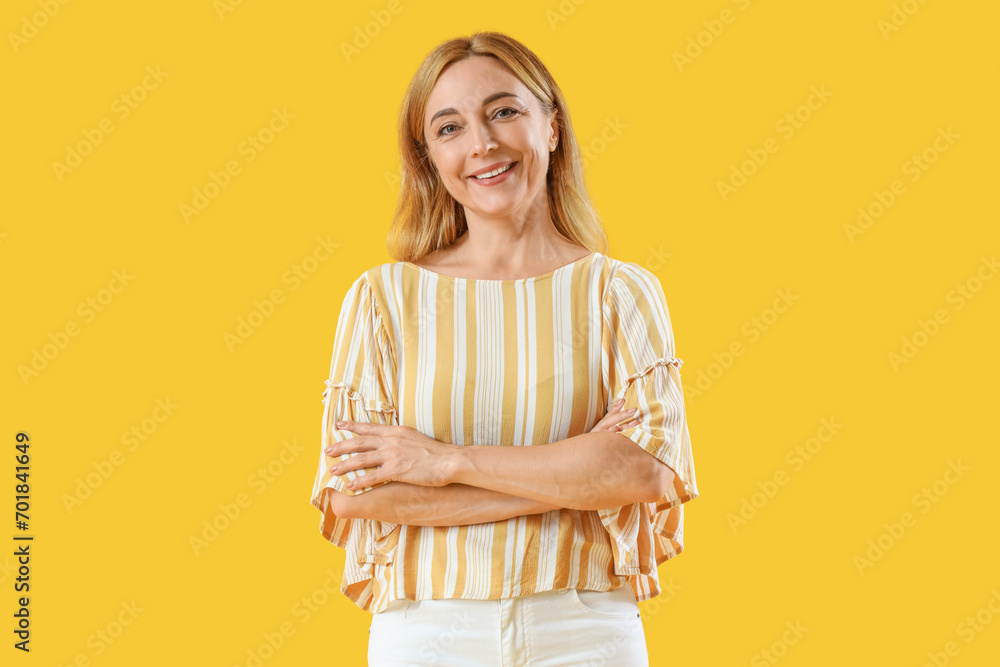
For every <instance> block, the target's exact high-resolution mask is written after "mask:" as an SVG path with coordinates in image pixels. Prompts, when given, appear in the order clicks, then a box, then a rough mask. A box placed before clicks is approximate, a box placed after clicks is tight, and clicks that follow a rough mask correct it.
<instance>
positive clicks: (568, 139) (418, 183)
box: [386, 32, 608, 262]
mask: <svg viewBox="0 0 1000 667" xmlns="http://www.w3.org/2000/svg"><path fill="white" fill-rule="evenodd" d="M472 56H492V57H494V58H496V59H497V60H498V61H500V63H501V64H502V65H504V66H505V67H506V68H507V69H508V70H509V71H510V72H511V73H512V74H513V75H514V76H515V77H517V78H518V79H519V80H520V81H521V83H523V84H524V85H525V87H526V88H528V90H530V91H531V92H532V93H533V94H534V96H535V97H536V98H537V99H538V101H539V103H540V104H541V107H542V109H543V110H544V111H545V112H546V113H547V114H550V115H551V114H552V113H553V112H555V113H556V114H557V119H556V121H557V124H558V128H559V129H558V135H557V136H558V141H559V143H558V144H557V145H556V149H555V151H554V152H552V153H550V157H549V161H550V163H549V172H548V175H547V177H546V191H547V193H548V196H547V200H548V206H549V211H550V212H551V214H552V216H553V220H554V224H555V228H556V230H557V231H558V232H559V233H560V234H561V235H562V236H564V237H565V238H566V239H568V240H570V241H572V242H574V243H576V244H578V245H581V246H583V247H585V248H587V249H589V250H590V251H592V252H600V253H602V254H607V247H608V238H607V234H606V233H605V231H604V226H603V225H602V224H601V220H600V218H599V216H598V214H597V211H596V210H595V209H594V207H593V205H592V204H591V203H590V198H589V197H588V195H587V190H586V186H585V185H584V182H583V165H582V162H581V160H580V151H579V148H578V147H577V143H576V136H575V135H574V134H573V126H572V124H571V123H570V117H569V109H568V107H567V105H566V100H565V98H564V97H563V94H562V91H561V90H560V89H559V86H558V85H557V84H556V82H555V80H554V79H553V78H552V75H551V74H550V73H549V71H548V69H546V67H545V65H543V64H542V62H541V60H539V59H538V57H537V56H536V55H535V54H534V53H532V52H531V50H529V49H528V48H527V47H526V46H524V45H523V44H521V43H520V42H518V41H517V40H515V39H513V38H512V37H508V36H507V35H505V34H503V33H499V32H478V33H475V34H474V35H472V36H470V37H459V38H456V39H452V40H450V41H447V42H443V43H442V44H440V45H439V46H438V47H437V48H435V49H434V50H433V51H432V52H431V53H430V54H429V55H428V56H427V57H426V58H425V59H424V61H423V63H421V65H420V68H419V69H418V70H417V72H416V74H415V75H414V76H413V79H412V80H411V81H410V85H409V87H408V89H407V91H406V95H405V97H404V98H403V102H402V105H401V107H400V113H399V152H400V172H401V182H402V185H401V190H400V193H399V201H398V203H397V206H396V213H395V216H394V218H393V221H392V225H391V227H390V229H389V236H388V240H387V242H386V247H387V249H388V251H389V255H390V256H391V257H392V258H393V259H394V260H395V261H399V262H411V261H418V260H419V259H421V258H422V257H423V256H425V255H427V254H428V253H431V252H433V251H435V250H438V249H439V248H444V247H446V246H449V245H451V244H452V243H454V241H455V239H456V238H458V237H459V236H460V235H461V234H462V233H463V232H465V230H466V229H467V226H468V225H467V222H466V219H465V210H464V208H463V207H462V205H461V204H460V203H458V202H457V201H456V200H455V199H454V197H452V196H451V194H450V193H449V192H448V190H447V189H446V188H445V186H444V184H443V183H442V182H441V179H440V177H439V176H438V174H437V171H436V169H434V166H433V165H432V164H431V161H430V159H429V157H428V154H427V149H426V144H425V142H424V130H423V128H424V114H425V113H426V111H427V99H428V97H430V93H431V89H432V88H433V87H434V83H435V82H436V81H437V78H438V76H439V75H440V74H441V72H442V70H444V68H445V67H447V66H448V65H450V64H452V63H454V62H458V61H460V60H465V59H466V58H469V57H472Z"/></svg>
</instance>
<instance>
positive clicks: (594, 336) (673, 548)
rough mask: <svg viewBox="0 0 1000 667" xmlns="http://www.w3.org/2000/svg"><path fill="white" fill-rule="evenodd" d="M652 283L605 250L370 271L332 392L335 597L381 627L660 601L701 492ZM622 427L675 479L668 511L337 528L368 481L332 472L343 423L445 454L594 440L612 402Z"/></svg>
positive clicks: (666, 328)
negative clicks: (621, 413) (520, 601)
mask: <svg viewBox="0 0 1000 667" xmlns="http://www.w3.org/2000/svg"><path fill="white" fill-rule="evenodd" d="M682 363H683V362H682V361H681V360H680V359H678V358H676V357H675V356H674V339H673V331H672V329H671V324H670V316H669V313H668V311H667V303H666V299H665V297H664V295H663V290H662V287H661V285H660V282H659V280H658V279H657V278H656V276H654V275H653V274H652V273H650V272H649V271H647V270H646V269H644V268H642V267H641V266H639V265H637V264H635V263H632V262H623V261H619V260H616V259H612V258H610V257H606V256H604V255H602V254H600V253H591V254H590V255H588V256H586V257H584V258H582V259H579V260H577V261H575V262H573V263H571V264H567V265H565V266H563V267H560V268H558V269H556V270H555V271H552V272H550V273H547V274H545V275H542V276H536V277H533V278H523V279H517V280H489V279H471V278H456V277H450V276H444V275H441V274H438V273H435V272H433V271H430V270H428V269H425V268H423V267H419V266H417V265H415V264H412V263H409V262H392V263H386V264H381V265H379V266H376V267H374V268H371V269H369V270H367V271H366V272H364V273H363V274H362V275H361V276H360V277H359V278H357V280H355V281H354V283H353V284H352V285H351V287H350V289H349V290H348V292H347V295H346V297H345V298H344V300H343V304H342V306H341V309H340V317H339V320H338V323H337V330H336V335H335V337H334V345H333V359H332V362H331V365H330V378H329V379H328V380H327V381H326V388H325V390H324V391H323V405H324V410H323V434H322V448H321V450H320V456H319V467H318V469H317V471H316V478H315V482H314V484H313V489H312V504H313V506H315V507H316V508H317V509H319V510H320V512H321V513H322V517H321V520H320V532H321V533H322V535H323V537H324V538H326V539H327V540H329V541H330V542H332V543H333V544H335V545H337V546H338V547H341V548H343V549H345V550H346V552H347V558H346V561H345V566H344V576H343V579H342V583H341V591H342V592H343V593H344V594H345V595H346V596H347V597H348V598H350V599H351V600H352V601H353V602H354V603H355V604H356V605H357V606H358V607H360V608H362V609H365V610H367V611H370V612H372V613H378V612H380V611H382V610H383V609H385V608H386V607H387V606H388V605H389V603H390V602H392V601H393V600H395V599H397V598H407V599H410V600H422V599H428V598H467V599H476V600H483V599H493V598H504V597H516V596H521V595H528V594H531V593H535V592H541V591H549V590H558V589H563V588H580V589H590V590H597V591H605V590H611V589H615V588H618V587H619V586H623V585H625V584H626V583H627V584H629V585H631V586H632V589H633V592H634V593H635V596H636V599H637V600H648V599H650V598H652V597H654V596H656V595H659V594H660V592H661V591H660V585H659V579H658V577H657V569H656V568H657V565H659V564H660V563H662V562H664V561H666V560H667V559H669V558H672V557H674V556H676V555H677V554H679V553H680V552H681V550H682V549H683V548H684V544H683V529H684V513H683V506H682V503H685V502H687V501H689V500H693V499H694V498H696V497H697V496H698V488H697V486H696V482H695V472H694V459H693V457H692V453H691V442H690V439H689V436H688V427H687V420H686V417H685V410H684V394H683V391H682V387H681V377H680V367H681V364H682ZM623 396H624V397H625V404H624V406H623V407H622V410H628V409H630V408H633V407H639V408H640V412H639V413H638V414H637V415H636V417H638V418H639V419H640V423H639V424H638V425H636V426H632V427H630V428H627V429H624V430H621V431H619V432H620V433H622V434H623V435H624V436H626V437H628V438H629V439H630V440H632V441H633V442H635V443H636V444H637V445H638V446H640V447H642V448H643V449H645V450H646V451H648V452H649V453H651V454H652V455H653V456H655V457H656V458H658V459H659V460H660V461H662V462H663V463H665V464H666V465H668V466H670V468H671V469H672V470H673V471H674V473H675V476H674V483H673V486H672V488H671V489H670V490H669V491H668V492H667V493H666V494H665V495H664V496H663V497H661V498H660V499H659V500H658V501H657V502H655V503H645V502H640V503H636V504H633V505H628V506H624V507H611V508H608V509H603V510H586V511H585V510H575V509H558V510H552V511H549V512H544V513H539V514H532V515H527V516H519V517H513V518H510V519H507V520H505V521H492V522H486V523H477V524H472V525H463V526H413V525H406V524H394V523H390V522H386V521H379V520H372V519H345V518H341V517H338V516H337V515H336V514H334V512H333V510H332V509H331V505H330V494H332V493H338V492H339V493H346V494H348V495H353V494H354V493H363V492H365V491H369V490H371V489H372V488H374V487H365V488H360V489H358V490H356V491H352V490H350V489H348V488H346V484H347V483H348V482H349V481H351V480H353V479H355V478H357V477H359V476H363V475H364V474H365V473H366V472H367V471H370V470H372V469H371V468H365V469H361V470H357V471H348V472H347V473H345V474H342V475H333V474H331V473H330V472H329V468H330V467H332V466H333V464H334V463H336V461H337V460H341V459H342V458H344V459H346V458H348V457H349V456H350V455H349V454H345V455H343V457H340V456H337V457H336V460H335V458H334V457H330V456H327V455H326V454H325V453H324V452H323V449H324V448H326V447H327V446H329V445H332V444H333V443H334V442H340V441H342V440H344V439H347V438H350V437H353V434H352V433H351V432H349V431H342V430H339V429H336V428H334V425H335V424H336V422H337V421H338V420H342V419H343V420H352V421H357V422H368V423H377V424H398V425H404V426H409V427H411V428H414V429H417V430H418V431H420V432H421V433H423V434H425V435H427V436H429V437H431V438H434V439H435V440H438V441H440V442H443V443H450V444H454V445H496V446H507V447H527V446H530V445H536V444H545V443H550V442H557V441H560V440H565V439H567V438H570V437H573V436H576V435H579V434H581V433H586V432H588V431H590V430H591V429H592V428H593V427H594V426H595V425H596V423H597V422H598V421H600V420H601V418H603V417H604V415H605V414H607V412H608V410H609V409H610V408H611V407H612V405H613V404H614V403H615V401H617V400H618V399H619V398H621V397H623Z"/></svg>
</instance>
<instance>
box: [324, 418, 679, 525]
mask: <svg viewBox="0 0 1000 667" xmlns="http://www.w3.org/2000/svg"><path fill="white" fill-rule="evenodd" d="M611 416H612V413H609V418H610V417H611ZM602 423H603V420H602ZM616 430H617V429H616ZM442 469H443V470H444V474H445V479H446V480H447V483H446V484H444V485H443V486H422V485H416V484H408V483H405V482H398V481H392V482H389V483H387V484H383V485H381V486H378V487H375V488H373V489H371V490H369V491H367V492H365V493H362V494H359V495H355V496H348V495H345V494H341V493H337V492H334V493H333V495H332V497H331V503H332V506H333V511H334V513H336V514H337V515H338V516H342V517H344V518H361V519H377V520H380V521H387V522H391V523H402V524H409V525H420V526H456V525H465V524H472V523H482V522H486V521H501V520H505V519H509V518H511V517H515V516H523V515H527V514H538V513H541V512H548V511H551V510H555V509H559V508H563V507H565V508H568V509H578V510H596V509H604V508H612V507H620V506H623V505H629V504H632V503H636V502H655V501H656V500H658V499H659V498H660V497H661V496H662V495H663V493H664V492H665V490H666V489H667V488H669V486H670V484H671V483H672V481H673V477H674V472H673V470H671V469H670V468H669V467H668V466H666V465H665V464H663V463H662V462H661V461H659V460H657V459H656V458H655V457H654V456H652V455H651V454H650V453H648V452H647V451H645V450H644V449H642V448H640V447H639V446H638V445H636V444H635V443H634V442H633V441H632V440H630V439H628V438H627V437H625V436H623V435H621V434H618V433H616V432H613V431H607V430H604V431H598V430H595V431H591V432H589V433H584V434H582V435H577V436H574V437H571V438H567V439H566V440H561V441H559V442H555V443H550V444H547V445H540V446H532V447H491V446H469V447H456V448H455V449H454V451H453V455H452V456H450V457H449V458H448V460H447V462H446V463H445V464H444V465H443V466H442Z"/></svg>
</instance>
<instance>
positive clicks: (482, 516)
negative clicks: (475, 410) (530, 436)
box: [340, 482, 560, 526]
mask: <svg viewBox="0 0 1000 667" xmlns="http://www.w3.org/2000/svg"><path fill="white" fill-rule="evenodd" d="M340 501H341V502H342V503H344V505H345V507H346V513H347V514H349V515H350V516H354V517H357V518H362V519H377V520H379V521H386V522H389V523H397V524H407V525H412V526H464V525H468V524H473V523H485V522H487V521H504V520H506V519H509V518H511V517H515V516H524V515H528V514H539V513H541V512H548V511H551V510H555V509H559V507H560V506H559V505H553V504H551V503H546V502H542V501H540V500H535V499H531V498H524V497H521V496H516V495H511V494H509V493H503V492H499V491H493V490H490V489H484V488H480V487H476V486H469V485H467V484H457V483H456V484H448V485H446V486H417V485H415V484H406V483H405V482H389V483H388V484H383V485H381V486H378V487H376V488H374V489H371V490H370V491H366V492H365V493H361V494H359V495H356V496H345V497H342V498H341V499H340Z"/></svg>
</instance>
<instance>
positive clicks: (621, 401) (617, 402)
mask: <svg viewBox="0 0 1000 667" xmlns="http://www.w3.org/2000/svg"><path fill="white" fill-rule="evenodd" d="M615 405H617V406H618V407H621V406H623V405H625V399H624V398H619V399H618V400H617V401H616V402H615Z"/></svg>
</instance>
